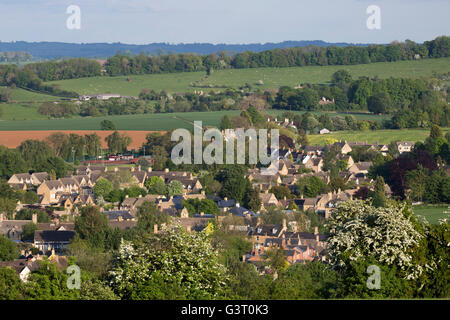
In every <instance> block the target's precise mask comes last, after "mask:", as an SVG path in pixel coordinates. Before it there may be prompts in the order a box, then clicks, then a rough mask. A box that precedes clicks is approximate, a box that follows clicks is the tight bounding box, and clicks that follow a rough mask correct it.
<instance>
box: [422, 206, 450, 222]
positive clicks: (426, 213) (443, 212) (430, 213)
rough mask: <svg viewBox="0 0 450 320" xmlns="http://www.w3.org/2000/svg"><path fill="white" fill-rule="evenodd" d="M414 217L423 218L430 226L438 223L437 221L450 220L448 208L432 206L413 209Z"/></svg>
mask: <svg viewBox="0 0 450 320" xmlns="http://www.w3.org/2000/svg"><path fill="white" fill-rule="evenodd" d="M413 210H414V213H415V214H416V215H420V216H423V217H424V218H425V219H427V221H428V222H429V223H431V224H436V223H438V221H439V219H443V218H450V209H449V206H448V205H446V206H444V205H442V206H438V205H437V206H432V205H429V206H427V205H420V206H414V207H413Z"/></svg>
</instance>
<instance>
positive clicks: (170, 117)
mask: <svg viewBox="0 0 450 320" xmlns="http://www.w3.org/2000/svg"><path fill="white" fill-rule="evenodd" d="M226 114H227V115H229V116H235V115H239V114H240V111H239V110H233V111H216V112H181V113H159V114H139V115H124V116H108V117H85V118H81V117H78V118H70V119H44V120H22V121H0V131H16V130H100V122H101V121H102V120H104V119H108V120H111V121H113V122H114V123H115V124H116V127H117V129H118V130H148V131H166V130H170V129H176V128H188V129H189V128H192V122H193V121H196V120H199V121H203V126H218V125H219V124H220V120H221V118H222V116H224V115H226Z"/></svg>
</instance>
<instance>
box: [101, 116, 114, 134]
mask: <svg viewBox="0 0 450 320" xmlns="http://www.w3.org/2000/svg"><path fill="white" fill-rule="evenodd" d="M100 130H111V131H115V130H117V129H116V125H115V124H114V122H112V121H111V120H106V119H105V120H103V121H102V122H100Z"/></svg>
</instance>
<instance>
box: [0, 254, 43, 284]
mask: <svg viewBox="0 0 450 320" xmlns="http://www.w3.org/2000/svg"><path fill="white" fill-rule="evenodd" d="M2 267H5V268H11V269H13V270H14V271H15V272H16V274H17V275H18V276H19V278H20V280H22V282H27V281H28V277H29V275H30V274H31V272H33V271H36V270H37V269H39V267H40V265H39V262H38V261H36V259H35V258H34V259H32V258H24V259H15V260H13V261H0V268H2Z"/></svg>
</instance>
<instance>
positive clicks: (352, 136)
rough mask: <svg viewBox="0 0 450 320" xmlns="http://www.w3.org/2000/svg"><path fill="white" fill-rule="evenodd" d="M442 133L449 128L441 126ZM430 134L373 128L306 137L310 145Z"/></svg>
mask: <svg viewBox="0 0 450 320" xmlns="http://www.w3.org/2000/svg"><path fill="white" fill-rule="evenodd" d="M442 131H444V134H445V133H446V132H449V131H450V128H442ZM429 135H430V130H429V129H402V130H375V131H370V130H369V131H336V132H332V133H331V134H324V135H319V134H313V135H309V136H308V139H309V142H310V144H311V145H326V144H327V141H328V142H329V141H330V139H335V140H341V141H348V142H357V141H361V142H365V141H367V142H368V143H379V144H388V143H390V142H392V141H397V140H400V141H414V142H416V141H424V140H425V139H426V138H427V137H428V136H429Z"/></svg>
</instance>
